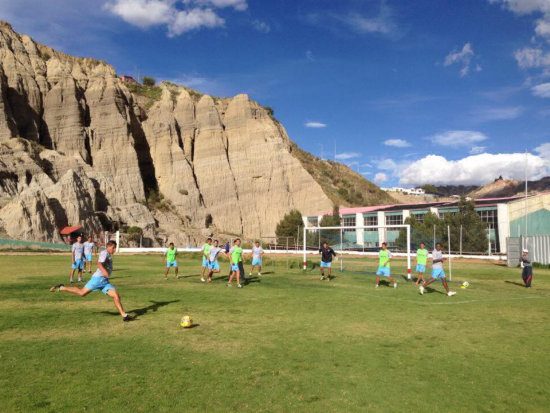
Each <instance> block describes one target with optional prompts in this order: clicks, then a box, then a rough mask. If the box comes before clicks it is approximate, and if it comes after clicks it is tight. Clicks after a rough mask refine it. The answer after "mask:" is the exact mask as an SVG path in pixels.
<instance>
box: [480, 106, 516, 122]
mask: <svg viewBox="0 0 550 413" xmlns="http://www.w3.org/2000/svg"><path fill="white" fill-rule="evenodd" d="M523 110H524V109H523V107H521V106H507V107H500V108H483V109H477V110H475V111H474V112H473V116H474V117H475V118H476V119H477V120H479V121H481V122H486V121H491V120H509V119H517V118H519V117H520V116H521V115H522V114H523Z"/></svg>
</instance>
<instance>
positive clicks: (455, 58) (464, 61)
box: [443, 43, 481, 77]
mask: <svg viewBox="0 0 550 413" xmlns="http://www.w3.org/2000/svg"><path fill="white" fill-rule="evenodd" d="M473 57H474V49H472V45H471V43H466V44H464V46H463V47H462V49H461V50H454V51H452V52H451V53H449V54H448V55H447V56H446V57H445V61H444V63H443V65H444V66H451V65H454V64H458V65H461V66H462V69H460V76H461V77H464V76H466V75H467V74H468V73H469V72H470V63H471V62H472V58H473ZM480 70H481V66H479V65H477V66H476V71H480Z"/></svg>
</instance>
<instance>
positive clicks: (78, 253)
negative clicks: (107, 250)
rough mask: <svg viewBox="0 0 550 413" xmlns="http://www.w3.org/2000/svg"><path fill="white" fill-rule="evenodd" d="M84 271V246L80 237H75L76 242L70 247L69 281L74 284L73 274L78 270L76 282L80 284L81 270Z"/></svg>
mask: <svg viewBox="0 0 550 413" xmlns="http://www.w3.org/2000/svg"><path fill="white" fill-rule="evenodd" d="M83 269H84V244H82V235H79V236H78V237H76V242H75V243H74V244H73V246H72V247H71V277H70V279H69V281H70V282H71V283H74V272H75V271H76V270H78V282H82V270H83Z"/></svg>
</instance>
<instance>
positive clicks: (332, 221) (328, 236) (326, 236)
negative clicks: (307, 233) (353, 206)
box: [319, 205, 342, 245]
mask: <svg viewBox="0 0 550 413" xmlns="http://www.w3.org/2000/svg"><path fill="white" fill-rule="evenodd" d="M341 222H342V220H341V218H340V208H339V207H338V205H334V206H333V207H332V214H331V215H325V216H324V217H323V218H322V219H321V222H320V223H319V226H320V227H339V226H340V225H341ZM320 237H321V243H323V242H326V243H327V244H328V245H340V230H339V229H326V230H321V233H320Z"/></svg>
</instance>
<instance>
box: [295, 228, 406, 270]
mask: <svg viewBox="0 0 550 413" xmlns="http://www.w3.org/2000/svg"><path fill="white" fill-rule="evenodd" d="M325 242H326V243H327V244H328V245H329V246H330V247H332V249H333V250H334V251H335V252H336V254H338V256H339V257H338V262H337V263H335V264H336V265H333V267H334V266H336V267H339V269H340V271H341V272H364V271H365V265H366V263H365V259H366V258H368V257H371V258H374V259H376V256H377V255H378V251H379V250H380V248H381V246H382V243H383V242H386V244H387V246H388V249H389V250H390V251H391V252H392V254H393V255H394V256H395V257H400V256H401V257H406V258H407V277H409V278H410V275H411V226H410V225H408V224H402V225H366V226H341V227H305V228H304V230H303V268H304V270H307V263H308V254H313V253H318V251H319V249H320V248H321V246H322V245H323V243H325ZM372 265H375V264H374V261H373V263H372Z"/></svg>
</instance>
